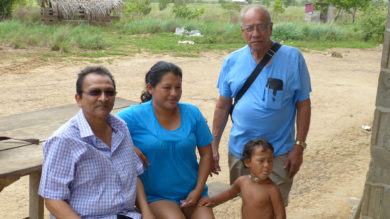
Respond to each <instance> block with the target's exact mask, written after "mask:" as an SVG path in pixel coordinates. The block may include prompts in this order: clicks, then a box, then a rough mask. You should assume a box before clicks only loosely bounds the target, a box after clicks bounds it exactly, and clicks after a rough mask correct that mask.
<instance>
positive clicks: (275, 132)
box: [211, 6, 311, 206]
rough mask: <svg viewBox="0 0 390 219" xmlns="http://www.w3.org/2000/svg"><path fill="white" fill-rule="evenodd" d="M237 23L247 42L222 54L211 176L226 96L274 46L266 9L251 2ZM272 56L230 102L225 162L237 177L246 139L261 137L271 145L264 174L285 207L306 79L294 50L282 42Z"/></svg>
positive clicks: (298, 147)
mask: <svg viewBox="0 0 390 219" xmlns="http://www.w3.org/2000/svg"><path fill="white" fill-rule="evenodd" d="M241 21H242V23H241V32H242V37H243V38H244V40H245V41H246V43H247V45H246V46H245V47H243V48H241V49H238V50H236V51H234V52H232V53H231V54H229V55H228V56H227V57H226V58H225V60H224V62H223V65H222V68H221V72H220V76H219V79H218V83H217V87H218V89H219V94H220V96H219V99H218V101H217V104H216V107H215V111H214V119H213V128H212V133H213V137H214V141H213V142H212V144H211V146H212V151H213V161H214V165H213V166H212V173H213V174H218V172H219V171H221V169H220V166H219V152H218V147H219V144H220V140H221V136H222V133H223V131H224V129H225V126H226V123H227V120H228V117H229V113H230V112H231V109H232V105H233V104H232V100H233V98H236V97H237V93H238V92H239V90H240V89H241V88H242V87H243V84H244V82H245V81H246V80H247V78H248V77H249V76H250V75H251V73H252V71H253V70H254V69H255V68H256V66H257V65H258V63H259V62H260V61H261V60H262V59H263V57H264V56H265V54H266V53H267V51H269V50H270V49H271V48H274V45H277V44H275V43H276V42H274V41H272V40H271V35H272V28H273V23H272V21H271V17H270V14H269V12H268V11H267V9H266V8H264V7H262V6H251V7H248V8H246V9H244V10H243V12H242V13H241ZM271 52H272V51H271ZM268 53H270V52H268ZM273 54H274V55H273V56H272V58H271V59H270V60H269V61H268V62H265V63H266V65H265V66H264V68H263V69H262V71H260V74H259V75H257V76H256V77H255V80H254V81H253V83H252V84H251V85H250V86H249V88H248V89H247V90H246V92H245V93H244V94H243V95H242V98H241V99H239V101H238V102H236V104H235V105H234V110H233V111H232V121H233V124H232V128H231V130H230V136H229V143H228V147H229V154H228V162H229V169H230V183H231V184H232V183H233V182H234V181H235V179H237V178H238V177H239V176H241V175H248V174H249V171H248V169H246V168H245V167H244V165H243V164H242V163H241V161H240V158H241V154H242V150H243V147H244V145H245V144H246V143H247V142H248V141H250V140H252V139H256V138H259V137H261V138H266V139H267V140H268V141H269V142H271V143H272V144H273V146H274V147H275V152H274V157H275V159H274V168H273V171H272V174H271V175H270V178H271V179H272V180H273V181H274V182H275V183H276V184H277V185H278V186H279V188H280V190H281V193H282V197H283V201H284V204H285V206H287V204H288V194H289V192H290V189H291V186H292V181H293V177H294V176H295V174H296V173H297V172H298V170H299V168H300V166H301V164H302V161H303V150H304V149H305V147H306V143H305V140H306V136H307V133H308V130H309V124H310V116H311V115H310V114H311V106H310V92H311V83H310V76H309V72H308V69H307V67H306V63H305V60H304V58H303V56H302V54H301V52H300V51H299V50H298V49H296V48H293V47H290V46H285V45H283V46H281V47H280V48H279V50H277V51H276V53H273ZM295 125H296V127H297V128H296V129H297V130H296V132H295Z"/></svg>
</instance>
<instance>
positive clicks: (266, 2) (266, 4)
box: [260, 0, 271, 8]
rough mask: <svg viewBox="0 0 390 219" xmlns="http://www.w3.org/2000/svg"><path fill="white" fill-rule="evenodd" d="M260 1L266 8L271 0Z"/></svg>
mask: <svg viewBox="0 0 390 219" xmlns="http://www.w3.org/2000/svg"><path fill="white" fill-rule="evenodd" d="M260 2H261V4H262V5H264V6H265V7H267V8H268V7H269V6H270V5H271V1H270V0H261V1H260Z"/></svg>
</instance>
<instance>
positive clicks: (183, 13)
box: [173, 5, 204, 19]
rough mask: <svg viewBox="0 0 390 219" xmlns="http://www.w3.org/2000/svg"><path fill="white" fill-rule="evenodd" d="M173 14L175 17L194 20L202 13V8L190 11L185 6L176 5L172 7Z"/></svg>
mask: <svg viewBox="0 0 390 219" xmlns="http://www.w3.org/2000/svg"><path fill="white" fill-rule="evenodd" d="M173 13H174V14H175V16H176V17H180V18H187V19H196V18H199V17H200V16H201V15H202V14H203V13H204V8H199V9H194V10H191V9H190V8H189V7H188V6H186V5H176V6H174V7H173Z"/></svg>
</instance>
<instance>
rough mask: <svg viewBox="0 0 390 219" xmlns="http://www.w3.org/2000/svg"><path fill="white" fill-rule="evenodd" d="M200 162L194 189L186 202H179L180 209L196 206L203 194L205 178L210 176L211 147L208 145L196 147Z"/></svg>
mask: <svg viewBox="0 0 390 219" xmlns="http://www.w3.org/2000/svg"><path fill="white" fill-rule="evenodd" d="M198 151H199V155H200V160H199V169H198V179H197V182H196V187H195V189H194V190H192V191H191V192H190V193H189V194H188V196H187V198H186V200H181V201H180V202H181V203H182V204H181V207H189V206H194V205H196V204H197V202H198V200H199V197H200V195H201V194H202V192H203V189H204V185H205V184H206V181H207V177H208V176H209V174H210V170H211V161H212V154H211V146H210V144H209V145H207V146H204V147H198Z"/></svg>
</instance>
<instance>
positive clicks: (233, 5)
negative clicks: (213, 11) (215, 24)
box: [221, 2, 241, 21]
mask: <svg viewBox="0 0 390 219" xmlns="http://www.w3.org/2000/svg"><path fill="white" fill-rule="evenodd" d="M221 7H222V9H223V10H224V11H225V14H227V15H229V17H230V21H233V20H234V15H236V14H239V13H240V11H241V5H240V4H239V3H238V2H224V3H222V4H221Z"/></svg>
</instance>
